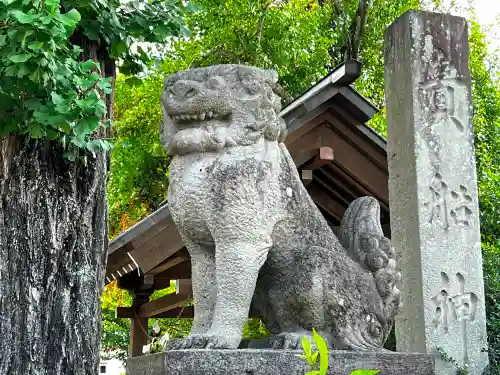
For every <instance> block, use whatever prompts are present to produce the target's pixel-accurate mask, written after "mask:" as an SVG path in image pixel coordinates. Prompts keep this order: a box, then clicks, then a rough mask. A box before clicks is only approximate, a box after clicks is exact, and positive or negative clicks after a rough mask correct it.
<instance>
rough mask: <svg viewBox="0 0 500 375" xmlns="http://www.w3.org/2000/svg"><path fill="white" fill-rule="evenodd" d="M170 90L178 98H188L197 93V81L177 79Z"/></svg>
mask: <svg viewBox="0 0 500 375" xmlns="http://www.w3.org/2000/svg"><path fill="white" fill-rule="evenodd" d="M172 91H173V92H174V94H175V95H176V96H177V97H178V98H179V99H188V98H191V97H193V96H195V95H196V94H198V92H199V91H200V90H199V84H198V82H194V81H177V82H176V83H175V84H174V87H173V90H172Z"/></svg>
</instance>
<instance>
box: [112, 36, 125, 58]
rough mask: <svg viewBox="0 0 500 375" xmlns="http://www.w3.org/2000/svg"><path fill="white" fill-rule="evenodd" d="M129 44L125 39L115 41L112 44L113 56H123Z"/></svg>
mask: <svg viewBox="0 0 500 375" xmlns="http://www.w3.org/2000/svg"><path fill="white" fill-rule="evenodd" d="M127 49H128V47H127V44H126V43H125V42H124V41H123V40H119V41H118V42H116V43H113V44H112V45H111V54H112V57H114V58H117V57H120V56H122V55H123V54H124V53H126V52H127Z"/></svg>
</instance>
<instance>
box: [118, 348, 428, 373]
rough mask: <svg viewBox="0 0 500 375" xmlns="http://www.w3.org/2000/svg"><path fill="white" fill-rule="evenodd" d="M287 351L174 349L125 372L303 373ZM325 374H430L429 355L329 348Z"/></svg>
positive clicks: (132, 361) (131, 364)
mask: <svg viewBox="0 0 500 375" xmlns="http://www.w3.org/2000/svg"><path fill="white" fill-rule="evenodd" d="M297 354H301V352H299V351H289V350H279V351H278V350H210V351H207V350H174V351H169V352H166V353H160V354H154V355H150V356H144V357H134V358H129V359H128V360H127V375H167V374H168V375H271V374H272V375H304V374H305V373H306V372H307V371H309V370H310V368H309V367H308V365H307V363H306V362H305V361H304V360H303V359H301V358H299V357H297ZM328 359H329V364H330V367H329V370H328V373H327V374H329V375H349V374H350V373H351V372H352V371H354V370H359V369H365V370H374V369H378V370H380V374H383V375H433V374H434V361H433V358H432V356H429V355H423V354H406V353H405V354H404V353H391V352H383V353H369V352H363V353H354V352H347V351H332V352H331V353H330V355H329V358H328Z"/></svg>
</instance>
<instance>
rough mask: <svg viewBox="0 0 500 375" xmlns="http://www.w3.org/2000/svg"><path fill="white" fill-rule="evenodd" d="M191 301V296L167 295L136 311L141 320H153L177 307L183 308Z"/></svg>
mask: <svg viewBox="0 0 500 375" xmlns="http://www.w3.org/2000/svg"><path fill="white" fill-rule="evenodd" d="M190 299H191V296H190V295H186V294H174V293H172V294H167V295H166V296H163V297H160V298H158V299H155V300H153V301H149V302H148V303H146V304H144V305H141V306H139V308H138V309H136V311H137V316H138V317H139V318H151V317H154V316H157V315H159V314H161V313H163V312H166V311H169V310H172V309H174V308H176V307H182V305H184V304H185V303H186V302H188V301H189V300H190Z"/></svg>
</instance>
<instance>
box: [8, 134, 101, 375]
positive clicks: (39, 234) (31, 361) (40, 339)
mask: <svg viewBox="0 0 500 375" xmlns="http://www.w3.org/2000/svg"><path fill="white" fill-rule="evenodd" d="M61 155H62V150H61V149H60V148H59V146H58V145H56V144H54V143H52V142H49V141H35V140H29V141H27V140H25V139H23V138H21V137H19V136H9V137H2V138H0V338H1V339H0V353H1V354H0V374H2V375H34V374H37V375H63V374H64V375H70V374H71V375H91V374H92V375H94V374H96V373H97V366H98V360H99V341H100V333H101V332H100V323H99V322H100V293H101V291H102V287H103V282H102V280H103V278H104V272H105V262H106V250H107V239H108V235H107V222H106V213H107V208H106V169H107V161H106V155H105V154H100V155H98V156H97V158H96V159H95V160H94V161H92V162H89V163H88V165H87V166H84V165H83V164H82V163H74V162H68V161H66V160H64V159H63V158H62V156H61Z"/></svg>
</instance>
